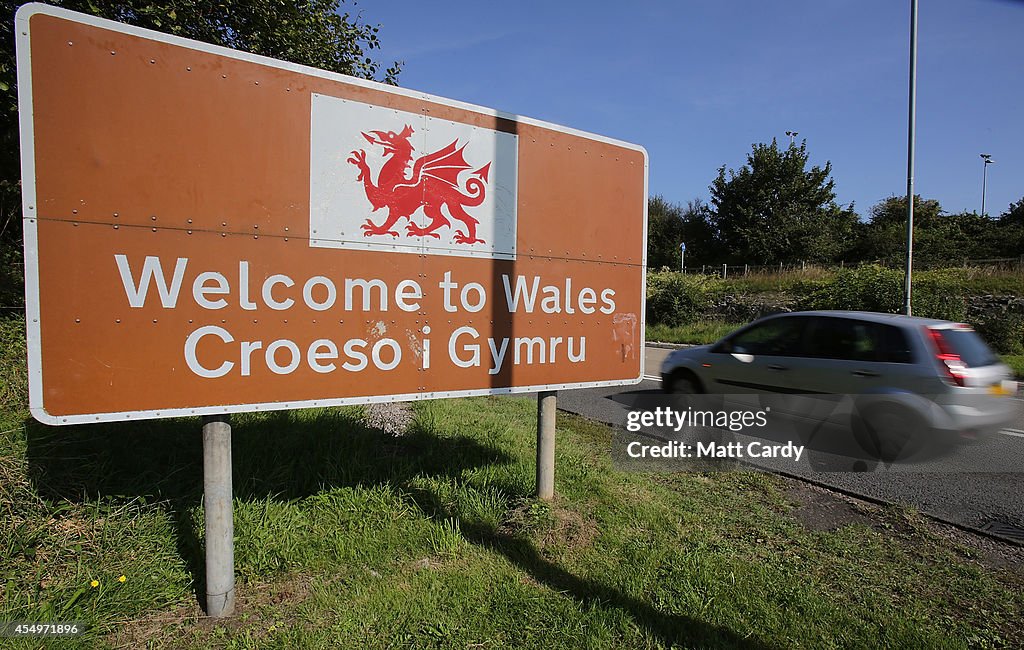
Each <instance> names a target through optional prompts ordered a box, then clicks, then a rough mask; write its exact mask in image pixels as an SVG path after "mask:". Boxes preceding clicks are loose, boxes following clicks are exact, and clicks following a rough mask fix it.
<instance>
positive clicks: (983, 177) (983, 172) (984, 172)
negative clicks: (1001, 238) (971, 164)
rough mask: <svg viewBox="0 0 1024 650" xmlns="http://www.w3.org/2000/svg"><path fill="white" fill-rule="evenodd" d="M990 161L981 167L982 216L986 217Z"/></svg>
mask: <svg viewBox="0 0 1024 650" xmlns="http://www.w3.org/2000/svg"><path fill="white" fill-rule="evenodd" d="M987 186H988V161H987V160H986V161H985V164H983V165H982V166H981V216H983V217H984V216H985V190H986V189H988V188H987Z"/></svg>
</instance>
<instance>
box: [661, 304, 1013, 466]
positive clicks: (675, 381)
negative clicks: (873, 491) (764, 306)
mask: <svg viewBox="0 0 1024 650" xmlns="http://www.w3.org/2000/svg"><path fill="white" fill-rule="evenodd" d="M661 376H662V386H663V388H664V390H665V391H666V392H670V393H725V394H732V395H741V394H749V393H757V394H775V395H777V396H780V395H781V396H790V397H788V398H787V397H781V396H780V397H777V398H775V399H777V403H780V404H782V406H783V410H785V409H786V408H787V405H788V409H789V410H791V411H793V412H794V413H795V414H796V415H800V414H801V412H806V411H807V410H808V406H807V402H808V400H807V399H805V400H804V401H802V402H801V401H800V400H799V399H795V398H796V397H798V396H800V397H805V398H807V397H809V396H815V395H849V396H856V398H855V400H854V401H855V404H854V409H853V412H852V417H851V418H850V419H849V420H848V421H849V423H850V424H851V426H852V427H853V428H854V433H855V434H858V438H859V439H865V440H869V444H870V446H872V447H874V449H873V450H872V451H873V452H874V453H876V454H877V455H879V456H883V457H884V456H887V455H888V456H892V455H894V454H895V453H896V452H898V451H899V449H894V448H893V447H892V446H891V444H889V443H887V442H886V440H885V439H886V438H892V437H894V436H895V437H897V438H901V441H900V442H899V443H898V444H896V447H899V448H902V447H903V446H904V445H905V443H906V437H907V436H906V435H905V434H906V432H908V431H909V432H914V431H919V430H922V429H926V430H928V431H929V432H931V433H934V432H946V433H951V434H954V435H956V436H959V437H962V438H973V437H978V436H982V435H986V434H988V433H992V432H995V431H998V430H999V429H1002V428H1004V427H1007V426H1009V425H1010V424H1011V423H1013V422H1015V420H1016V418H1017V417H1018V416H1017V412H1018V410H1019V402H1017V400H1014V399H1012V398H1013V397H1014V396H1015V395H1016V392H1017V384H1016V382H1014V381H1013V380H1012V376H1013V375H1012V372H1011V370H1010V368H1009V367H1007V366H1006V365H1004V364H1002V363H1000V361H999V358H998V357H997V356H996V355H995V354H993V352H992V351H991V350H990V349H989V347H988V346H987V345H986V344H985V342H984V341H983V340H982V339H981V337H980V336H978V334H977V333H976V332H975V331H974V330H973V329H971V327H970V326H969V325H965V324H963V323H953V322H949V321H943V320H935V319H928V318H916V317H910V316H902V315H895V314H879V313H873V312H856V311H811V312H793V313H788V314H779V315H775V316H768V317H766V318H762V319H760V320H758V321H755V322H753V323H751V324H750V325H747V326H746V327H743V328H741V329H739V330H737V331H735V332H733V333H731V334H729V335H728V336H726V337H725V338H723V339H722V340H720V341H718V342H717V343H714V344H712V345H701V346H696V347H692V348H687V349H682V350H676V351H674V352H673V353H671V354H670V355H669V356H668V357H667V358H666V359H665V361H664V363H663V364H662V367H661ZM819 401H820V400H819ZM880 438H882V440H880Z"/></svg>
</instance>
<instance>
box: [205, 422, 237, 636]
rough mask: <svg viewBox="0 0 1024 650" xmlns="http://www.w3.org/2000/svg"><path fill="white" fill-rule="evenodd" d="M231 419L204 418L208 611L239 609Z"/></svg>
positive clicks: (226, 612) (228, 613) (217, 614)
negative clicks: (233, 512) (236, 583)
mask: <svg viewBox="0 0 1024 650" xmlns="http://www.w3.org/2000/svg"><path fill="white" fill-rule="evenodd" d="M231 507H232V489H231V423H230V421H229V420H228V417H227V416H226V415H208V416H205V417H204V418H203V510H204V512H205V514H206V613H207V614H209V615H210V616H212V617H214V618H221V617H224V616H231V614H232V612H234V610H235V546H234V537H235V523H234V517H233V515H232V510H231Z"/></svg>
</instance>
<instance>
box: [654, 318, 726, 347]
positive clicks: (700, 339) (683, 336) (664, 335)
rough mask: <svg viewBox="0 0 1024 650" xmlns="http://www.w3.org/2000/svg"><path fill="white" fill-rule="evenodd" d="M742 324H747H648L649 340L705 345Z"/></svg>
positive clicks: (704, 322)
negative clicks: (674, 325)
mask: <svg viewBox="0 0 1024 650" xmlns="http://www.w3.org/2000/svg"><path fill="white" fill-rule="evenodd" d="M742 325H745V323H726V322H723V321H717V320H710V321H700V322H697V323H690V324H689V325H680V326H676V327H673V326H670V325H663V324H657V325H648V326H647V341H648V342H661V343H692V344H694V345H703V344H705V343H714V342H715V341H717V340H718V339H720V338H722V337H723V336H725V335H726V334H728V333H729V332H731V331H733V330H735V329H736V328H738V327H741V326H742Z"/></svg>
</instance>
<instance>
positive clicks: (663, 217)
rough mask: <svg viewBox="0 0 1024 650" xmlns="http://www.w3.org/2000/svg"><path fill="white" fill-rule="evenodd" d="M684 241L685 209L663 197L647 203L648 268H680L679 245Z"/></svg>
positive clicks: (657, 197)
mask: <svg viewBox="0 0 1024 650" xmlns="http://www.w3.org/2000/svg"><path fill="white" fill-rule="evenodd" d="M682 241H683V209H682V208H681V207H680V206H678V205H676V204H673V203H669V202H668V201H666V200H665V199H663V198H662V197H661V196H653V197H651V198H650V200H648V201H647V267H648V268H650V269H653V270H658V269H660V268H662V267H668V268H670V269H678V268H679V244H680V242H682Z"/></svg>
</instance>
